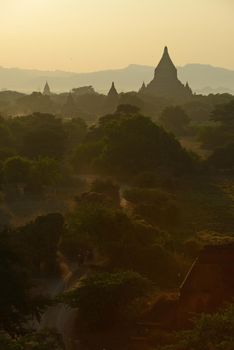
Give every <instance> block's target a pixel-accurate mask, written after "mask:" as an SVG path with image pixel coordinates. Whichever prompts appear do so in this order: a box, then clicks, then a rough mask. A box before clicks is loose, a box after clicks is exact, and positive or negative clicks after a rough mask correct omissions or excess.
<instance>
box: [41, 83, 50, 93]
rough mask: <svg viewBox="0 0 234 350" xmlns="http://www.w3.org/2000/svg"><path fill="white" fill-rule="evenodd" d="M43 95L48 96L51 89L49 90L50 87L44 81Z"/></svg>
mask: <svg viewBox="0 0 234 350" xmlns="http://www.w3.org/2000/svg"><path fill="white" fill-rule="evenodd" d="M43 95H45V96H50V95H51V91H50V87H49V84H48V82H46V84H45V87H44V90H43Z"/></svg>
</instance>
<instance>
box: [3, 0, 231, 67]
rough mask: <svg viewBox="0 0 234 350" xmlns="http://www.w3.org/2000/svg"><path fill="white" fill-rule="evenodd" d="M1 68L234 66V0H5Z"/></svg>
mask: <svg viewBox="0 0 234 350" xmlns="http://www.w3.org/2000/svg"><path fill="white" fill-rule="evenodd" d="M0 42H1V45H0V47H1V50H0V66H5V67H20V68H38V69H48V70H51V69H53V70H55V69H61V70H68V71H78V72H82V71H93V70H100V69H106V68H121V67H124V66H127V65H128V64H130V63H138V64H147V65H156V63H157V62H158V60H159V58H160V56H161V53H162V50H163V47H164V46H165V45H168V47H169V51H170V53H171V56H172V58H173V60H174V62H175V64H177V65H184V64H186V63H194V62H195V63H209V64H212V65H216V66H222V67H227V68H231V69H234V0H0Z"/></svg>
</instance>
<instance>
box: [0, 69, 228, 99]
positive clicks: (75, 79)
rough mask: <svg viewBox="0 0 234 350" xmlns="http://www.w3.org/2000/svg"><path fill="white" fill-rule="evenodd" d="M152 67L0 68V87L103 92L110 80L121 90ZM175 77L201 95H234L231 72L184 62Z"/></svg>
mask: <svg viewBox="0 0 234 350" xmlns="http://www.w3.org/2000/svg"><path fill="white" fill-rule="evenodd" d="M153 74H154V67H150V66H142V65H137V64H131V65H129V66H128V67H126V68H123V69H113V70H104V71H98V72H91V73H71V72H63V71H39V70H26V69H18V68H3V67H0V89H2V90H16V91H21V92H28V93H29V92H32V91H42V89H43V87H44V84H45V82H46V81H48V83H49V85H50V87H51V90H52V91H54V92H63V91H69V90H71V89H72V88H75V87H80V86H86V85H92V86H93V87H94V88H95V90H96V91H98V92H102V93H106V92H107V91H108V89H109V88H110V85H111V82H112V81H114V82H115V84H116V88H117V89H118V91H119V92H121V91H125V92H126V91H138V90H139V88H140V86H141V85H142V82H143V81H145V83H148V82H150V81H151V80H152V78H153ZM178 76H179V78H180V80H181V81H182V82H183V83H186V81H188V82H189V84H190V86H191V88H192V89H193V91H195V92H197V93H202V94H209V93H224V92H227V93H232V94H234V71H232V70H228V69H225V68H219V67H213V66H210V65H204V64H187V65H185V66H183V67H178Z"/></svg>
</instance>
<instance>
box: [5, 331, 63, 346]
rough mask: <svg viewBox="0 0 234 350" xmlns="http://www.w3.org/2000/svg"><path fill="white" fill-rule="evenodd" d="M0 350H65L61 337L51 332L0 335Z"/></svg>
mask: <svg viewBox="0 0 234 350" xmlns="http://www.w3.org/2000/svg"><path fill="white" fill-rule="evenodd" d="M0 349H4V350H25V349H27V350H51V349H53V350H65V347H64V344H63V341H62V339H61V336H60V335H58V334H56V333H55V332H52V331H43V332H32V331H31V332H30V331H27V332H26V334H24V335H21V336H18V337H16V338H13V337H11V336H10V335H9V334H7V333H2V334H0Z"/></svg>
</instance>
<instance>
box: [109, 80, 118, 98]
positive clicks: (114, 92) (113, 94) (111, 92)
mask: <svg viewBox="0 0 234 350" xmlns="http://www.w3.org/2000/svg"><path fill="white" fill-rule="evenodd" d="M107 96H108V97H118V96H119V94H118V92H117V90H116V88H115V83H114V82H112V85H111V88H110V90H109V92H108V95H107Z"/></svg>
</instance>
